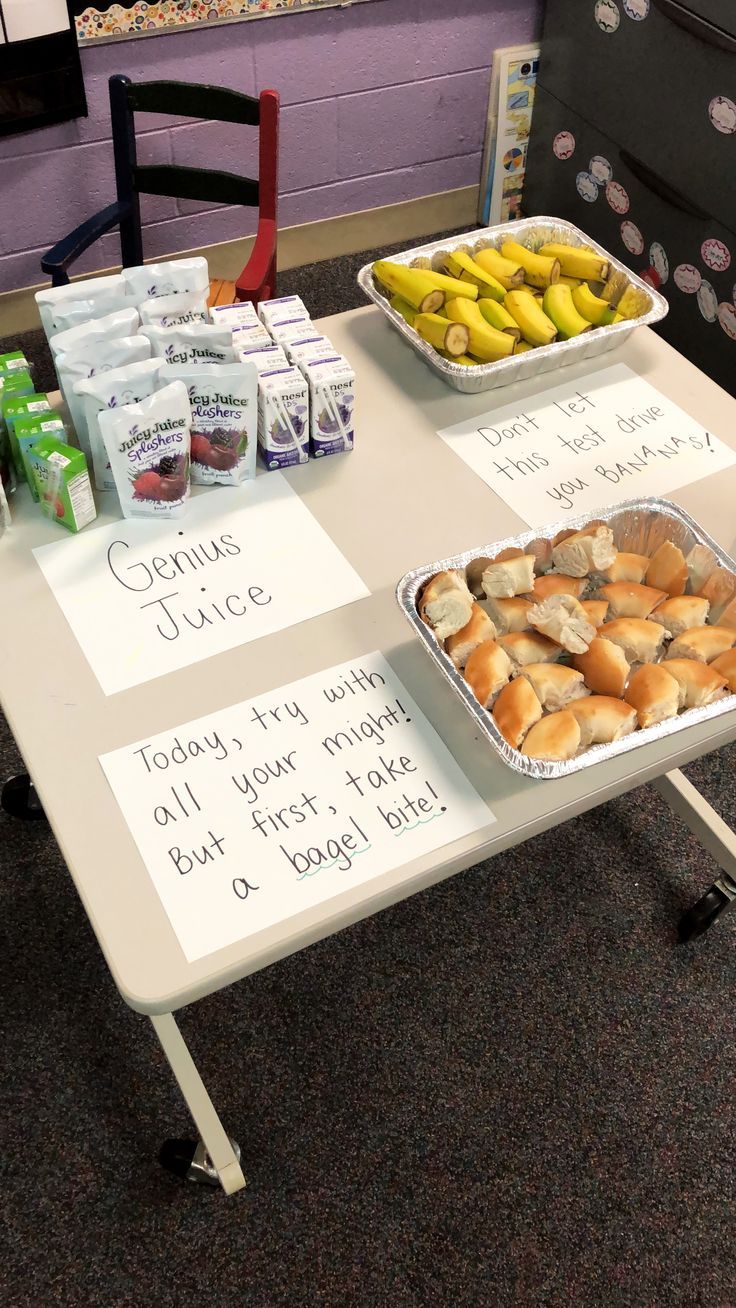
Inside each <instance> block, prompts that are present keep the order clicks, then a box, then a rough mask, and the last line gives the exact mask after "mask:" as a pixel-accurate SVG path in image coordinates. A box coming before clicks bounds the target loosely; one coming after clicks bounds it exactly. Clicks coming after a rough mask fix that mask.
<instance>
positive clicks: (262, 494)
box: [35, 472, 369, 695]
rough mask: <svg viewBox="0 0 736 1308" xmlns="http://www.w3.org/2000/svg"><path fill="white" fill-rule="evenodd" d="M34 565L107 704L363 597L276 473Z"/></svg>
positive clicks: (45, 554)
mask: <svg viewBox="0 0 736 1308" xmlns="http://www.w3.org/2000/svg"><path fill="white" fill-rule="evenodd" d="M70 546H71V548H69V547H70ZM35 555H36V559H37V561H38V563H39V565H40V567H41V570H42V572H43V574H44V576H45V577H46V580H47V581H48V583H49V585H50V586H51V589H52V590H53V592H54V595H55V596H56V599H57V601H58V603H59V605H60V606H61V609H62V610H63V612H64V615H65V617H66V619H67V621H68V623H69V625H70V627H71V628H72V631H73V632H74V634H75V636H76V638H77V640H78V641H79V644H80V645H81V647H82V650H83V651H84V654H85V655H86V657H87V659H88V661H89V663H90V664H91V666H92V669H93V671H94V673H95V675H96V676H97V679H98V681H99V682H100V685H101V686H102V688H103V690H104V691H105V693H106V694H107V695H111V694H114V693H115V692H116V691H119V690H125V689H127V688H128V687H129V686H136V685H138V684H139V683H140V682H143V681H149V680H151V679H152V678H153V677H160V676H162V675H163V674H164V673H167V672H172V671H174V670H175V669H176V668H183V667H186V666H187V664H189V663H196V662H197V661H198V660H200V659H205V658H209V657H210V656H211V655H212V654H219V653H221V652H222V651H223V650H227V649H232V648H233V647H234V646H236V645H242V644H245V643H246V642H247V641H250V640H256V639H257V638H258V637H259V636H267V635H270V634H271V632H274V631H281V630H282V629H283V628H284V627H291V626H293V625H294V624H295V623H297V622H302V621H305V620H306V619H308V618H312V617H315V616H316V615H317V614H319V613H326V612H328V611H329V610H330V609H336V608H340V607H341V606H342V605H343V604H350V603H352V601H353V600H356V599H362V598H363V596H365V595H367V594H368V593H369V592H368V590H367V589H366V587H365V585H364V584H363V582H362V581H361V579H360V577H359V576H358V574H357V573H356V572H355V571H354V569H353V568H352V567H351V566H350V564H349V563H348V561H347V559H345V558H344V556H343V555H342V554H341V553H340V551H339V550H338V548H337V546H336V545H335V544H334V542H333V541H332V540H330V537H329V536H328V535H327V533H326V532H325V531H324V530H323V528H322V527H321V526H320V525H319V523H318V522H317V520H316V519H315V518H314V517H313V516H312V514H311V513H310V512H309V510H308V509H307V508H306V506H305V505H304V504H303V503H302V501H301V500H300V499H299V496H298V495H297V494H296V493H295V492H294V491H292V490H291V488H290V487H289V485H288V483H287V482H286V481H285V480H284V478H283V477H282V476H281V474H280V473H278V472H273V473H269V474H268V476H263V477H258V478H256V480H255V481H253V482H249V483H247V484H246V485H245V486H239V487H233V488H229V487H226V486H221V487H217V488H215V489H213V490H209V491H207V492H205V493H203V494H201V495H197V496H195V497H194V498H193V499H192V500H190V502H189V505H188V508H187V513H186V516H185V517H184V518H180V519H174V520H173V521H169V522H165V523H164V522H144V521H137V520H134V519H128V520H126V521H121V522H116V523H113V524H112V526H108V527H99V528H97V529H96V530H89V531H86V532H84V533H83V534H82V535H81V536H78V537H75V538H74V540H72V541H67V540H63V541H59V542H58V543H54V544H53V545H43V546H41V548H40V549H37V550H36V551H35ZM305 562H306V565H307V566H305ZM297 575H298V584H295V578H296V577H297Z"/></svg>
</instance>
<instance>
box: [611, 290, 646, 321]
mask: <svg viewBox="0 0 736 1308" xmlns="http://www.w3.org/2000/svg"><path fill="white" fill-rule="evenodd" d="M617 308H618V311H619V313H620V314H621V317H622V318H638V317H639V315H640V314H642V313H646V311H647V309H648V308H649V304H648V302H647V297H646V294H645V292H644V291H640V290H639V289H638V287H636V286H627V288H626V290H625V291H624V293H623V295H622V296H621V299H620V300H619V302H618V305H617Z"/></svg>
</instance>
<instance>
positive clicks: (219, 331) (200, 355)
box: [141, 322, 237, 377]
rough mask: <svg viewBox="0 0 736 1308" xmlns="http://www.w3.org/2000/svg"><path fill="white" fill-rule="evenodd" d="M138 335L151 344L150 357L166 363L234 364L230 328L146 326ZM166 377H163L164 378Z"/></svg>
mask: <svg viewBox="0 0 736 1308" xmlns="http://www.w3.org/2000/svg"><path fill="white" fill-rule="evenodd" d="M141 332H142V333H143V334H144V336H147V337H148V339H149V341H150V342H151V346H152V349H153V353H154V354H155V355H156V357H157V358H160V359H163V360H164V362H165V363H176V364H182V365H183V364H200V363H235V362H237V359H236V355H235V350H234V348H233V334H232V331H231V329H230V328H229V327H225V326H223V327H216V326H213V325H211V324H210V323H203V322H201V323H193V324H190V325H189V326H185V327H154V326H153V325H152V324H150V323H145V324H144V325H143V326H142V327H141ZM165 375H166V374H165V373H164V374H163V376H164V377H165Z"/></svg>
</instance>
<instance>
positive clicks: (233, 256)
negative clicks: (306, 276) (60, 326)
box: [0, 186, 478, 338]
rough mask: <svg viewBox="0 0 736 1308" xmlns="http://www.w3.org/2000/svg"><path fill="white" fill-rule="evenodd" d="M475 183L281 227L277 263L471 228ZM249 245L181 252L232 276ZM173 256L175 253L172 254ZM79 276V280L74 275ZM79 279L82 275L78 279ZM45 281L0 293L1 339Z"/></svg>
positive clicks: (31, 308) (34, 314)
mask: <svg viewBox="0 0 736 1308" xmlns="http://www.w3.org/2000/svg"><path fill="white" fill-rule="evenodd" d="M477 202H478V188H477V187H475V186H463V187H459V188H458V189H457V190H454V191H442V192H440V193H439V194H437V195H425V196H421V197H420V198H419V199H416V200H402V201H401V202H400V203H398V204H388V205H384V206H383V207H382V208H380V209H364V210H361V211H360V212H359V213H348V214H341V215H339V216H338V217H336V218H325V219H323V220H322V221H320V222H312V223H301V224H300V225H298V226H295V227H285V228H284V229H283V230H282V231H280V232H279V267H280V268H282V269H284V270H286V269H288V268H301V267H303V266H304V265H305V264H309V263H319V262H321V261H322V260H324V259H335V258H337V257H338V256H339V255H342V254H355V253H356V252H357V251H359V250H368V249H375V248H376V247H378V246H381V245H384V244H385V245H393V244H395V243H396V242H398V241H413V240H418V239H420V238H421V237H423V236H431V235H432V234H433V233H434V232H441V231H445V230H447V229H448V228H451V227H463V226H465V225H466V224H467V226H468V227H469V228H471V227H475V226H476V225H477V220H476V212H477ZM252 248H253V237H252V236H247V237H243V238H242V239H241V240H236V241H224V242H222V243H221V244H219V245H209V246H202V247H200V248H198V249H194V250H182V251H180V252H179V255H181V256H184V255H186V256H187V257H190V256H192V255H204V256H205V257H206V259H207V260H208V262H209V267H210V276H211V277H214V278H222V279H223V280H225V281H235V280H236V278H237V277H238V276H239V275H240V272H241V271H242V269H243V267H244V266H245V264H246V263H247V260H248V255H249V254H250V251H251V249H252ZM171 257H172V258H175V257H179V256H178V255H177V256H175V255H172V256H171ZM115 271H116V269H115V268H101V269H98V270H97V273H96V274H91V273H87V274H85V275H86V276H92V275H97V276H99V275H100V274H101V273H107V272H115ZM74 280H77V279H74ZM79 280H83V278H81V279H79ZM45 285H47V283H46V282H39V283H37V284H36V285H35V286H24V287H21V288H20V289H19V290H17V291H5V292H3V293H2V294H0V338H2V337H12V336H13V335H14V334H15V333H17V332H24V331H31V330H32V329H33V328H34V327H38V326H39V318H38V310H37V308H36V304H35V301H34V298H33V297H34V294H35V292H36V291H37V290H39V288H40V287H41V286H45Z"/></svg>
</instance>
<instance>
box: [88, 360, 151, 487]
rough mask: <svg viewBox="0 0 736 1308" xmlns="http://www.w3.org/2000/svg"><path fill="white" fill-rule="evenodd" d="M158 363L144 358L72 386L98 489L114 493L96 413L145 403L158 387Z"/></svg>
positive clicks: (113, 484)
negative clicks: (90, 453)
mask: <svg viewBox="0 0 736 1308" xmlns="http://www.w3.org/2000/svg"><path fill="white" fill-rule="evenodd" d="M162 363H163V359H146V360H145V361H144V362H142V363H131V364H129V365H128V367H127V368H111V369H110V370H109V371H108V372H101V373H98V374H97V375H96V376H95V377H89V378H88V379H87V380H86V381H79V382H76V383H75V386H74V392H75V395H76V396H77V398H78V399H79V400H81V402H82V408H83V411H84V424H85V426H86V428H87V435H88V437H89V443H90V449H91V451H92V468H93V471H94V478H95V486H96V487H97V489H98V490H115V478H114V477H113V475H112V468H111V467H110V460H109V458H108V457H107V450H106V448H105V442H104V440H103V439H102V433H101V431H100V413H101V412H102V410H103V409H120V408H122V406H123V405H124V404H137V403H138V401H139V400H147V399H148V396H149V395H153V392H154V391H155V390H156V388H157V387H158V386H159V385H160V382H159V374H160V371H161V365H162Z"/></svg>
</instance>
